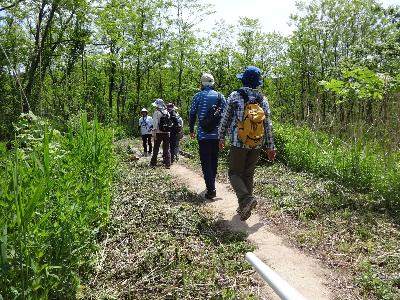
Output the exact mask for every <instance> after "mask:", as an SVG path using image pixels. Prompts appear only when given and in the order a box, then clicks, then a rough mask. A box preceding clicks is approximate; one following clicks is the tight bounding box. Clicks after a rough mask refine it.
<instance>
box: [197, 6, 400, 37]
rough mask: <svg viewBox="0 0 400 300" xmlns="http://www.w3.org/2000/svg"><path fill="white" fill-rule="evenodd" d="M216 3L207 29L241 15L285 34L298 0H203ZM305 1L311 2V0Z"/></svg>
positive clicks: (233, 21)
mask: <svg viewBox="0 0 400 300" xmlns="http://www.w3.org/2000/svg"><path fill="white" fill-rule="evenodd" d="M202 1H204V3H212V4H214V10H215V11H216V13H215V14H214V15H212V16H210V17H209V18H207V19H206V20H204V23H202V26H201V27H202V28H203V29H205V30H206V31H209V30H211V29H212V27H213V25H214V23H215V20H220V19H225V21H226V22H227V23H228V24H237V21H238V19H239V17H244V16H245V17H251V18H258V19H259V20H260V23H261V25H262V29H263V31H264V32H270V31H274V30H275V31H279V32H281V33H283V34H285V35H288V34H290V33H291V32H292V30H293V29H292V28H291V27H290V26H289V25H288V21H289V16H290V14H292V13H295V12H296V11H297V9H296V6H295V3H296V0H202ZM303 2H306V3H309V2H311V1H310V0H305V1H303ZM379 2H381V3H383V5H384V6H388V5H391V4H392V5H394V4H397V5H400V0H380V1H379Z"/></svg>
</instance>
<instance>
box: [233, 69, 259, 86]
mask: <svg viewBox="0 0 400 300" xmlns="http://www.w3.org/2000/svg"><path fill="white" fill-rule="evenodd" d="M236 78H238V79H240V80H241V81H242V83H243V86H247V87H250V88H252V89H255V88H256V87H258V86H261V85H262V84H263V82H262V79H261V70H260V69H259V68H257V67H254V66H249V67H247V68H246V70H244V72H243V73H240V74H237V75H236Z"/></svg>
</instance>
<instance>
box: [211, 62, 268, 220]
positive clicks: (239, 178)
mask: <svg viewBox="0 0 400 300" xmlns="http://www.w3.org/2000/svg"><path fill="white" fill-rule="evenodd" d="M236 77H237V78H238V79H240V80H241V81H242V84H243V87H242V88H240V89H239V90H237V91H235V92H233V93H231V95H230V96H229V98H228V104H227V108H226V110H225V111H224V113H223V116H222V120H221V125H220V127H219V131H218V132H219V137H220V149H222V148H223V147H224V145H225V135H226V134H227V133H229V140H230V144H231V147H230V154H229V155H230V156H229V171H228V175H229V181H230V183H231V185H232V187H233V189H234V190H235V193H236V196H237V198H238V202H239V207H238V209H237V212H238V214H239V215H240V219H241V220H242V221H244V220H247V219H248V218H249V217H250V215H251V211H252V209H254V207H255V206H256V205H257V200H256V199H255V198H254V196H253V183H254V180H253V178H254V170H255V167H256V164H257V161H258V159H259V156H260V152H261V148H262V147H263V146H264V145H265V147H266V149H267V158H268V160H271V161H272V160H274V159H275V146H274V140H273V134H272V122H271V112H270V109H269V104H268V101H267V99H266V98H265V97H264V96H263V95H262V94H261V93H260V92H259V91H257V90H256V88H257V87H258V86H261V85H262V80H261V70H260V69H258V68H257V67H253V66H250V67H247V68H246V70H245V71H244V72H243V73H241V74H238V75H236Z"/></svg>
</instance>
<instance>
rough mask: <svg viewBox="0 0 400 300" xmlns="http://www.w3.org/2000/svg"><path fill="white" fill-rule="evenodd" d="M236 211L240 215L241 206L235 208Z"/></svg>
mask: <svg viewBox="0 0 400 300" xmlns="http://www.w3.org/2000/svg"><path fill="white" fill-rule="evenodd" d="M236 213H237V214H238V215H240V214H241V213H242V208H240V207H238V208H236Z"/></svg>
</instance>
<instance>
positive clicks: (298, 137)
mask: <svg viewBox="0 0 400 300" xmlns="http://www.w3.org/2000/svg"><path fill="white" fill-rule="evenodd" d="M275 138H276V147H277V149H279V150H278V159H279V160H281V161H283V162H284V163H286V164H287V165H289V166H290V167H292V168H294V169H295V170H306V171H309V172H312V173H314V174H316V175H318V176H322V177H326V178H331V179H334V180H337V181H338V182H341V183H343V184H345V185H347V186H351V187H354V188H356V189H357V190H360V191H369V192H373V193H374V194H375V195H376V203H375V205H377V206H378V207H382V206H383V207H386V208H388V209H389V210H390V211H391V213H392V214H393V215H396V211H398V210H399V209H400V198H399V195H400V184H399V182H400V177H399V174H400V169H399V163H398V161H399V157H400V153H398V152H395V153H391V154H389V153H386V152H385V151H384V150H383V149H382V147H381V145H379V144H372V143H371V142H368V141H364V142H362V141H358V142H356V143H351V144H348V143H345V142H344V141H342V140H340V139H338V138H336V137H333V136H330V135H328V134H325V133H322V132H315V131H312V130H311V129H309V128H307V127H294V126H290V125H287V124H285V125H281V124H278V123H275Z"/></svg>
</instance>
